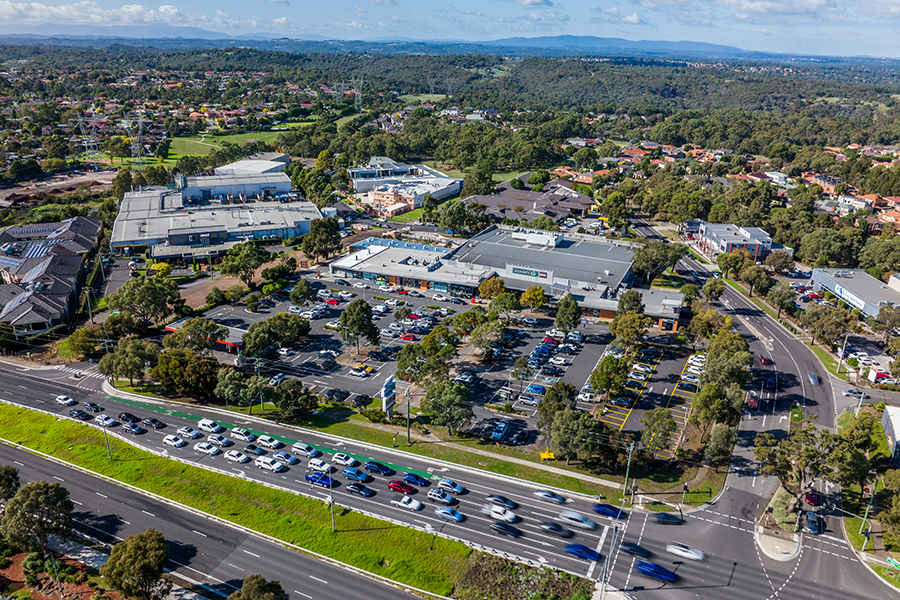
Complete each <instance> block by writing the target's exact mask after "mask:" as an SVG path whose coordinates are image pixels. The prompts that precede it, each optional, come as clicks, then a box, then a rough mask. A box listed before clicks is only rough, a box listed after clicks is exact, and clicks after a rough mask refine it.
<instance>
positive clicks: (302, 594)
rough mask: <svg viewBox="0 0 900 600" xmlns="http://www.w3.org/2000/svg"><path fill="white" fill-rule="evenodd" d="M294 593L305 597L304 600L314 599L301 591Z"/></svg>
mask: <svg viewBox="0 0 900 600" xmlns="http://www.w3.org/2000/svg"><path fill="white" fill-rule="evenodd" d="M294 592H295V593H297V594H300V595H301V596H303V597H304V598H312V596H310V595H309V594H304V593H303V592H301V591H300V590H294Z"/></svg>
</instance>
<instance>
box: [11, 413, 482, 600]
mask: <svg viewBox="0 0 900 600" xmlns="http://www.w3.org/2000/svg"><path fill="white" fill-rule="evenodd" d="M0 422H2V423H4V426H3V436H4V437H5V438H6V439H7V440H10V441H12V442H15V443H18V444H21V445H22V446H25V447H27V448H30V449H33V450H37V451H40V452H44V453H47V454H51V455H53V456H55V457H57V458H60V459H62V460H65V461H67V462H70V463H73V464H76V465H79V466H81V467H83V468H86V469H90V470H92V471H95V472H98V473H101V474H103V475H105V476H107V477H110V478H113V479H115V480H117V481H121V482H123V483H127V484H130V485H133V486H136V487H138V488H141V489H143V490H146V491H148V492H152V493H155V494H159V495H161V496H164V497H167V498H170V499H172V500H175V501H177V502H180V503H182V504H186V505H188V506H191V507H193V508H195V509H197V510H200V511H203V512H206V513H210V514H213V515H216V516H218V517H221V518H223V519H227V520H229V521H232V522H235V523H238V524H240V525H243V526H245V527H248V528H250V529H252V530H254V531H258V532H261V533H264V534H267V535H270V536H274V537H276V538H277V539H280V540H283V541H286V542H289V543H292V544H296V545H299V546H302V547H304V548H308V549H310V550H313V551H315V552H319V553H321V554H324V555H326V556H329V557H331V558H334V559H336V560H339V561H343V562H346V563H348V564H351V565H354V566H356V567H358V568H361V569H364V570H366V571H369V572H372V573H377V574H379V575H382V576H384V577H388V578H390V579H393V580H396V581H399V582H402V583H406V584H408V585H412V586H415V587H418V588H422V589H425V590H428V591H431V592H434V593H437V594H443V595H449V594H451V593H452V592H453V588H454V586H455V584H456V582H458V581H459V580H460V579H461V577H462V576H464V574H465V572H466V571H467V570H468V568H469V560H470V557H471V555H472V550H471V549H470V548H468V547H467V546H465V545H464V544H461V543H458V542H453V541H450V540H445V539H442V538H439V537H435V536H433V535H430V534H427V533H422V532H417V531H413V530H411V529H408V528H406V527H401V526H396V525H392V524H390V523H387V522H385V521H381V520H378V519H373V518H370V517H366V516H363V515H360V514H358V513H355V512H354V511H352V510H346V509H338V510H337V512H336V523H337V533H332V532H331V517H330V512H329V510H328V506H327V505H326V504H325V503H323V502H319V501H316V500H311V499H308V498H304V497H301V496H298V495H295V494H291V493H287V492H282V491H278V490H274V489H271V488H268V487H265V486H263V485H260V484H258V483H254V482H250V481H245V480H241V479H239V478H236V477H229V476H226V475H221V474H218V473H213V472H210V471H207V470H205V469H201V468H198V467H194V466H190V465H186V464H182V463H179V462H176V461H173V460H170V459H167V458H162V457H157V456H155V455H152V454H150V453H149V452H145V451H143V450H139V449H137V448H135V447H133V446H130V445H128V444H125V443H124V442H120V441H119V440H118V439H116V438H110V439H109V444H110V449H111V451H112V456H113V460H112V461H110V460H108V458H107V454H106V447H105V445H104V439H103V437H104V436H103V433H102V432H100V431H98V430H97V429H94V428H92V427H88V426H85V425H82V424H79V423H76V422H73V421H71V420H68V419H59V418H57V417H54V416H50V415H45V414H42V413H37V412H34V411H30V410H27V409H24V408H18V407H13V406H8V405H0Z"/></svg>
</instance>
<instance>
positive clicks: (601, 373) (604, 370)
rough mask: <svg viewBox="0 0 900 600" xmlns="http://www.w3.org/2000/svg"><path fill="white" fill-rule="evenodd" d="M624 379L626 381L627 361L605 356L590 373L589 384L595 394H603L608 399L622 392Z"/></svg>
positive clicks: (608, 355) (610, 355)
mask: <svg viewBox="0 0 900 600" xmlns="http://www.w3.org/2000/svg"><path fill="white" fill-rule="evenodd" d="M626 379H628V361H627V360H625V359H624V358H616V357H615V356H613V355H612V354H607V355H606V356H604V357H603V358H602V359H600V363H599V364H598V365H597V368H596V369H594V370H593V372H592V373H591V377H590V383H591V388H592V389H593V390H594V392H595V393H596V392H603V393H604V394H606V397H607V398H610V397H612V396H614V395H616V394H618V393H620V392H621V391H622V387H623V386H624V385H625V380H626Z"/></svg>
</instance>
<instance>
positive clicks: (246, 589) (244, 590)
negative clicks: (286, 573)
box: [228, 573, 288, 600]
mask: <svg viewBox="0 0 900 600" xmlns="http://www.w3.org/2000/svg"><path fill="white" fill-rule="evenodd" d="M228 600H288V595H287V594H286V593H285V591H284V589H283V588H282V587H281V584H280V583H279V582H277V581H267V580H266V578H265V577H263V576H262V575H260V574H258V573H254V574H253V575H250V576H249V577H247V578H246V579H244V583H243V584H241V589H239V590H237V591H235V592H233V593H232V594H231V595H230V596H228Z"/></svg>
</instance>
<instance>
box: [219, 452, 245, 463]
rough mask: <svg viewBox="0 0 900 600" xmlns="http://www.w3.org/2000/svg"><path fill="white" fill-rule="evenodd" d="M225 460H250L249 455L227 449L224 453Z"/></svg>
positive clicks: (237, 461) (238, 461)
mask: <svg viewBox="0 0 900 600" xmlns="http://www.w3.org/2000/svg"><path fill="white" fill-rule="evenodd" d="M225 460H227V461H228V462H236V463H245V462H250V457H249V456H247V455H246V454H244V453H243V452H241V451H239V450H229V451H228V452H226V453H225Z"/></svg>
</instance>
